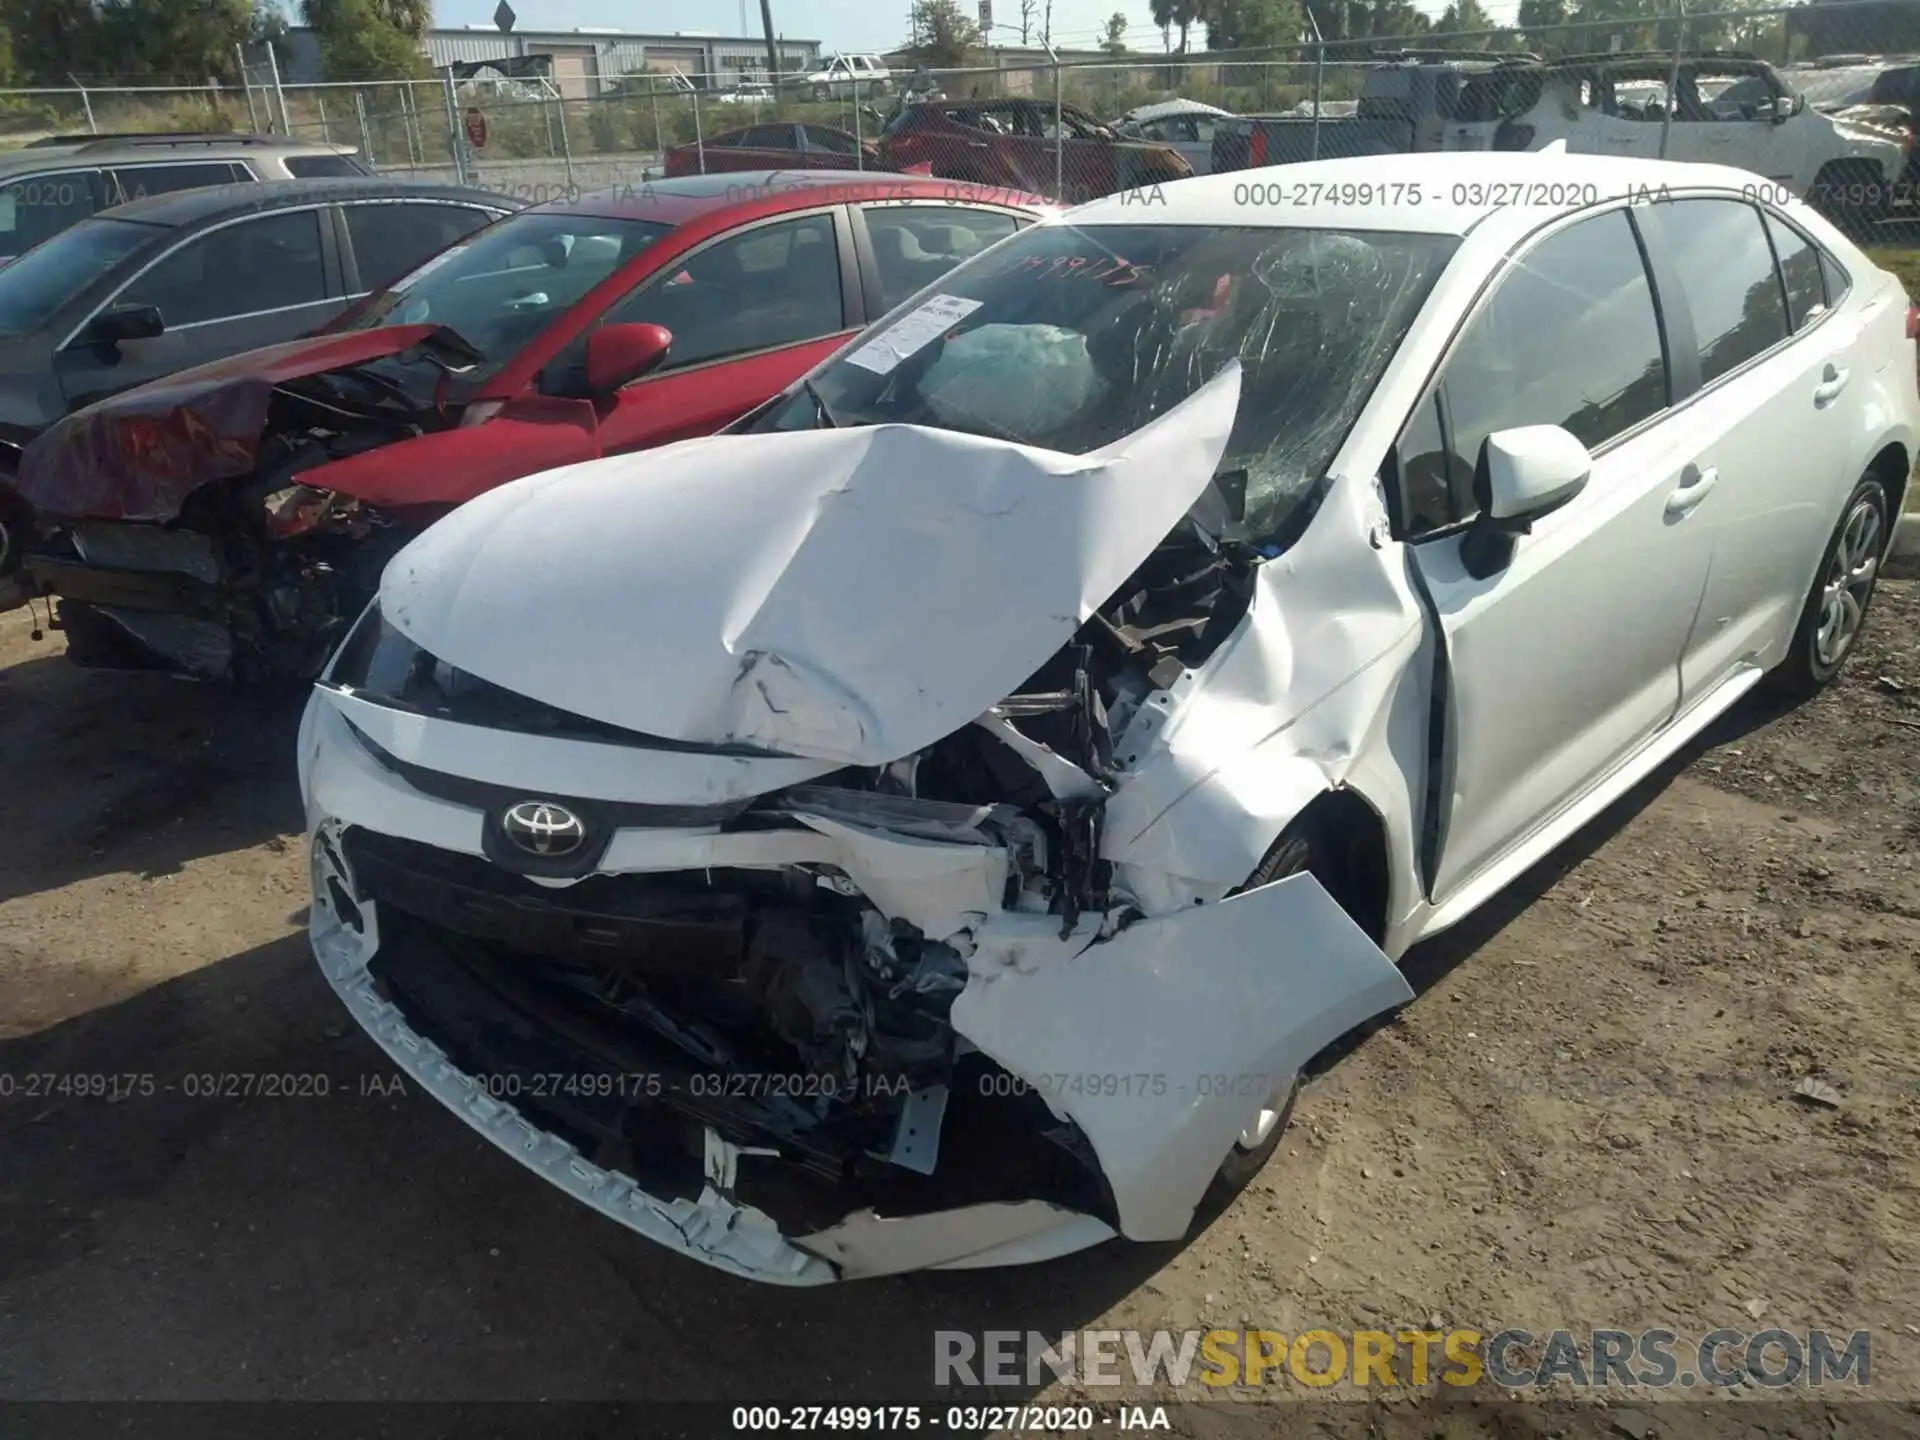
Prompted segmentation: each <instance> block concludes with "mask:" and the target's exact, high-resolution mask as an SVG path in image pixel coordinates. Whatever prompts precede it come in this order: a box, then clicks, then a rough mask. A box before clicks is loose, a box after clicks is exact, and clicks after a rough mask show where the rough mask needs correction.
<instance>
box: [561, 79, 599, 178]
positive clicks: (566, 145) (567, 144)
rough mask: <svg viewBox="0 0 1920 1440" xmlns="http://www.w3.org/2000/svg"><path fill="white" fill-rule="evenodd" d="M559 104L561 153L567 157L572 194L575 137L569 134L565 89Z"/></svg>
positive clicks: (589, 136)
mask: <svg viewBox="0 0 1920 1440" xmlns="http://www.w3.org/2000/svg"><path fill="white" fill-rule="evenodd" d="M559 106H560V153H561V154H562V155H563V156H564V157H566V162H567V194H569V195H572V194H573V193H574V184H573V139H572V137H571V136H569V135H568V134H567V97H566V93H565V92H564V91H562V92H561V95H560V99H559ZM587 138H588V139H589V140H591V139H592V138H593V137H592V134H591V132H589V134H588V137H587Z"/></svg>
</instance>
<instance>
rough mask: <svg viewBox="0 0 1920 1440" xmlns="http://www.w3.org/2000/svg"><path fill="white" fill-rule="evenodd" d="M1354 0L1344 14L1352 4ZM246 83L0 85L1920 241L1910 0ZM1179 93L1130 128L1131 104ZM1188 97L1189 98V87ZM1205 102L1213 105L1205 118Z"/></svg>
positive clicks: (9, 113)
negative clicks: (1037, 56) (1586, 201)
mask: <svg viewBox="0 0 1920 1440" xmlns="http://www.w3.org/2000/svg"><path fill="white" fill-rule="evenodd" d="M1359 8H1360V7H1348V9H1349V10H1350V11H1354V12H1355V13H1358V12H1359ZM236 59H238V60H239V61H240V75H241V83H240V84H238V85H235V84H234V83H233V82H232V81H231V80H228V81H225V82H222V81H221V80H219V79H215V78H209V79H207V80H206V81H205V82H203V83H200V84H180V85H174V86H145V87H106V86H101V87H93V86H80V85H75V86H72V87H67V88H54V89H40V90H23V91H8V92H0V145H5V144H17V143H25V142H27V141H29V140H32V139H35V138H42V137H44V136H46V135H49V134H71V133H88V132H94V133H108V132H113V131H122V130H132V131H154V130H212V131H224V130H253V131H265V132H272V133H277V134H284V135H289V136H294V137H298V138H300V139H305V140H313V141H319V142H323V143H327V144H332V145H337V146H340V147H343V148H346V149H351V150H354V151H357V152H359V154H360V155H361V156H362V157H363V158H364V159H366V160H367V161H369V162H370V163H372V164H373V165H374V166H376V167H377V168H379V169H381V170H383V171H390V172H394V173H400V174H409V175H417V176H422V177H435V178H442V179H445V180H448V181H464V182H466V183H469V184H479V185H484V186H489V187H492V188H496V189H500V190H504V191H507V192H509V193H512V194H515V195H517V196H520V197H521V198H524V199H527V200H532V201H539V200H543V199H551V198H555V197H558V196H565V195H570V194H577V193H580V192H583V191H587V190H592V189H597V188H602V187H605V186H609V185H614V186H618V185H638V184H641V183H644V182H645V181H646V180H648V179H650V178H654V177H657V176H661V175H663V174H670V175H679V174H691V173H703V172H718V171H729V170H753V169H767V168H824V167H831V168H846V169H881V170H916V171H920V172H922V173H931V174H933V175H938V176H944V177H946V178H950V179H955V180H968V181H974V182H978V183H983V184H987V185H992V186H999V187H1007V188H1012V189H1018V190H1020V191H1023V192H1028V193H1035V194H1041V195H1046V196H1051V197H1057V198H1061V199H1064V200H1065V201H1067V202H1070V203H1072V202H1079V201H1082V200H1086V199H1090V198H1093V197H1095V196H1098V195H1103V194H1110V193H1113V192H1115V191H1119V190H1124V189H1127V188H1129V187H1135V186H1148V185H1152V184H1156V183H1161V182H1164V181H1169V180H1173V179H1175V178H1178V177H1180V176H1182V175H1185V174H1187V173H1190V172H1200V173H1204V172H1207V171H1210V170H1218V169H1252V168H1266V167H1271V166H1275V165H1283V164H1286V163H1288V162H1292V161H1299V160H1310V159H1326V158H1334V157H1340V156H1351V155H1371V154H1382V153H1404V152H1422V151H1430V150H1431V151H1438V150H1449V149H1513V150H1527V149H1539V148H1542V147H1544V146H1545V145H1548V144H1551V143H1553V142H1554V141H1556V140H1564V141H1565V142H1566V145H1567V148H1568V149H1569V150H1572V151H1597V152H1600V153H1617V154H1632V155H1644V156H1647V157H1656V156H1664V157H1666V158H1669V159H1686V160H1713V161H1716V162H1719V163H1725V164H1732V165H1736V166H1739V167H1740V168H1743V169H1748V170H1751V171H1753V172H1754V173H1755V174H1756V175H1757V176H1758V177H1760V178H1761V179H1763V180H1765V181H1767V182H1768V183H1770V184H1772V185H1774V186H1776V187H1778V188H1779V189H1781V190H1782V191H1784V192H1788V193H1790V194H1791V195H1792V196H1793V197H1795V198H1796V199H1799V200H1805V201H1807V202H1809V203H1813V204H1815V205H1817V206H1819V207H1820V208H1822V209H1823V210H1825V211H1827V212H1829V213H1832V214H1835V215H1836V216H1837V217H1839V218H1841V219H1843V220H1844V221H1845V222H1846V223H1848V224H1850V225H1852V226H1855V227H1856V228H1858V229H1861V230H1864V231H1866V232H1868V233H1869V238H1871V239H1873V240H1875V241H1876V242H1879V241H1884V242H1885V243H1889V244H1895V243H1897V244H1906V245H1920V207H1916V203H1915V201H1916V189H1917V188H1920V186H1917V185H1916V182H1917V181H1920V173H1917V172H1916V167H1915V162H1914V151H1915V146H1914V135H1915V127H1916V115H1920V4H1916V3H1913V0H1899V3H1894V0H1847V3H1836V4H1803V5H1790V6H1769V7H1747V8H1742V9H1727V10H1714V9H1694V10H1692V11H1688V10H1686V9H1685V8H1683V7H1680V6H1674V7H1672V8H1670V9H1669V8H1656V7H1654V6H1649V7H1647V8H1646V9H1645V10H1644V11H1641V12H1640V13H1637V14H1627V15H1623V16H1621V17H1619V18H1614V19H1609V20H1605V21H1600V22H1596V23H1588V24H1559V25H1543V26H1527V27H1522V28H1516V27H1505V28H1501V29H1494V30H1486V31H1481V32H1477V33H1473V34H1445V35H1435V34H1431V33H1430V34H1427V35H1425V36H1418V37H1383V36H1358V35H1329V36H1325V37H1323V38H1322V39H1321V40H1318V41H1313V42H1308V43H1303V44H1300V45H1296V46H1291V47H1281V48H1272V49H1265V50H1260V51H1257V52H1255V51H1248V52H1206V53H1198V54H1192V55H1167V56H1150V55H1124V56H1111V57H1099V58H1089V57H1082V56H1076V57H1067V58H1063V59H1060V60H1059V61H1058V62H1057V63H1056V62H1043V63H1038V64H1036V63H1034V62H1033V61H1032V60H1031V59H1027V58H1023V59H1019V60H1017V61H1016V60H1014V59H1012V58H1010V57H1009V56H1005V55H1000V54H996V55H995V56H994V59H993V63H990V64H982V65H977V66H972V67H968V68H964V69H953V70H940V71H931V72H929V71H925V70H920V71H916V72H913V73H912V74H911V75H909V74H907V73H905V72H901V71H895V72H893V74H892V75H891V76H890V77H889V78H888V79H887V80H885V81H882V82H877V83H875V82H868V81H859V82H853V81H842V82H839V83H838V84H836V85H834V86H831V87H828V86H819V87H815V86H811V85H804V84H795V83H793V82H791V81H790V80H787V79H783V81H782V83H781V85H780V86H779V87H778V88H777V89H776V88H775V87H772V86H769V85H766V84H763V83H760V84H756V83H753V82H749V81H746V80H743V79H742V78H741V77H740V76H738V75H731V74H730V75H713V76H703V75H692V74H684V73H678V72H660V73H652V72H648V73H634V74H629V75H624V76H619V77H614V78H611V79H605V78H600V79H595V80H593V81H591V82H590V83H591V84H592V85H594V86H595V87H597V90H598V93H593V94H588V95H582V94H578V93H573V91H576V90H577V89H578V88H579V87H578V85H577V84H574V85H570V87H569V90H568V92H567V93H563V91H562V89H561V88H560V87H558V86H556V84H555V82H554V81H552V80H550V79H541V78H522V79H508V78H504V77H497V78H486V77H482V78H474V79H466V80H458V81H456V80H455V79H453V78H452V76H451V75H450V74H445V73H443V74H442V75H440V76H438V77H436V78H434V79H431V80H420V81H411V82H386V83H369V84H345V83H330V84H302V85H293V84H288V83H286V82H285V80H284V77H282V76H281V75H280V74H279V73H278V72H277V70H276V69H275V67H274V66H273V65H272V61H271V57H270V56H269V57H266V58H265V59H264V60H263V59H262V58H260V57H257V56H256V57H247V56H244V55H238V56H236ZM1168 102H1186V105H1185V107H1184V111H1185V113H1182V109H1183V107H1181V106H1178V105H1176V106H1172V107H1171V108H1170V109H1169V110H1167V111H1165V112H1162V113H1156V112H1155V111H1151V110H1149V111H1148V112H1147V114H1146V115H1145V116H1144V117H1141V118H1137V119H1136V120H1134V121H1133V122H1131V123H1122V122H1125V119H1126V117H1128V116H1129V115H1133V114H1135V112H1138V111H1140V110H1141V109H1142V108H1143V107H1148V106H1158V105H1165V104H1167V103H1168ZM1196 102H1197V103H1196ZM1199 107H1210V108H1211V110H1212V111H1213V112H1216V113H1208V111H1207V110H1205V109H1201V108H1199Z"/></svg>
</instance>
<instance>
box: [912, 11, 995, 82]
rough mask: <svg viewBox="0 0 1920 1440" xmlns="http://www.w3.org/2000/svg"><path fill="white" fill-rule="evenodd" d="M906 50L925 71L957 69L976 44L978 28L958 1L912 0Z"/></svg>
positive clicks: (978, 40)
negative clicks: (924, 67)
mask: <svg viewBox="0 0 1920 1440" xmlns="http://www.w3.org/2000/svg"><path fill="white" fill-rule="evenodd" d="M910 37H911V38H910V39H909V40H908V42H907V50H908V52H909V53H910V54H911V55H912V56H913V58H914V59H915V60H916V61H918V62H919V63H920V64H922V65H925V66H926V67H927V68H928V69H929V70H958V69H960V68H961V67H962V66H964V65H965V64H966V63H967V57H968V55H969V54H970V53H971V52H972V50H973V47H974V46H976V45H978V44H979V43H980V27H979V26H978V25H976V24H975V23H974V21H973V19H972V17H971V16H969V15H968V14H967V12H966V11H964V10H962V9H961V8H960V5H959V0H916V3H915V4H914V7H913V22H912V28H911V31H910Z"/></svg>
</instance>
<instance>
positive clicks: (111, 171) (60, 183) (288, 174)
mask: <svg viewBox="0 0 1920 1440" xmlns="http://www.w3.org/2000/svg"><path fill="white" fill-rule="evenodd" d="M373 173H374V172H373V170H372V169H371V168H369V167H368V166H367V165H366V163H365V162H363V161H362V160H361V159H360V158H359V156H358V155H356V154H355V153H354V152H353V151H352V150H349V149H346V148H344V147H342V146H338V145H322V144H318V143H316V142H313V141H306V140H283V139H281V138H279V137H277V136H273V135H189V134H163V135H49V136H48V137H46V138H45V139H44V140H35V141H34V142H33V143H32V144H29V145H25V146H22V147H21V148H20V149H18V150H13V151H8V152H0V264H4V263H6V261H8V260H11V259H12V258H13V257H14V256H16V255H18V254H20V253H22V252H23V251H26V250H30V249H32V248H33V247H34V246H35V245H38V244H39V243H40V242H41V241H42V240H45V239H46V238H47V237H48V236H50V235H57V234H59V233H60V232H61V231H62V230H64V229H66V228H67V227H68V226H69V225H72V224H74V223H76V222H78V221H81V220H84V219H86V218H87V217H88V216H89V215H91V214H93V213H94V212H95V211H97V210H105V209H106V208H107V207H108V206H110V205H119V204H121V203H123V202H124V201H128V200H138V199H140V198H142V197H143V196H148V195H163V194H166V193H167V192H168V191H172V190H194V189H198V188H199V187H201V186H203V185H230V184H232V183H234V182H235V181H240V180H309V179H322V178H331V177H338V176H348V175H371V174H373Z"/></svg>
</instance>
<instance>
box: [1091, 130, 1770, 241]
mask: <svg viewBox="0 0 1920 1440" xmlns="http://www.w3.org/2000/svg"><path fill="white" fill-rule="evenodd" d="M1755 180H1756V177H1755V176H1753V175H1752V174H1750V173H1749V172H1747V171H1745V170H1736V169H1734V168H1733V167H1731V166H1727V165H1699V164H1692V163H1686V162H1681V161H1677V160H1640V159H1635V158H1631V157H1628V156H1618V155H1569V154H1567V153H1565V152H1564V151H1517V152H1516V151H1485V150H1480V151H1457V152H1453V153H1428V154H1420V155H1369V156H1363V157H1360V158H1357V159H1345V160H1314V161H1308V162H1306V163H1303V164H1297V165H1278V166H1272V167H1270V168H1266V169H1259V170H1233V171H1228V172H1226V173H1225V174H1220V175H1197V176H1195V177H1194V178H1193V179H1191V180H1175V181H1171V182H1169V183H1167V184H1164V185H1156V186H1151V187H1147V188H1145V189H1132V190H1121V191H1117V192H1116V193H1114V194H1112V195H1108V196H1105V197H1103V198H1102V199H1099V200H1094V201H1091V202H1089V203H1088V204H1085V205H1081V206H1078V207H1076V208H1075V209H1073V210H1069V211H1068V212H1067V213H1066V215H1065V216H1064V217H1062V218H1063V219H1064V220H1065V222H1066V223H1068V224H1074V225H1129V224H1130V225H1273V226H1282V225H1287V226H1305V227H1311V228H1315V229H1343V230H1401V231H1411V232H1416V233H1424V234H1430V235H1464V234H1466V233H1467V232H1468V231H1469V230H1471V229H1473V228H1474V227H1475V226H1476V225H1478V224H1480V223H1481V222H1482V221H1483V220H1486V219H1487V218H1488V217H1489V216H1502V217H1504V218H1505V219H1506V220H1508V221H1510V228H1512V229H1513V230H1514V231H1515V233H1516V234H1522V233H1525V232H1527V231H1530V230H1532V229H1533V228H1534V227H1535V226H1536V225H1538V224H1539V223H1540V222H1542V221H1544V220H1547V219H1550V218H1552V213H1553V212H1554V211H1568V210H1575V209H1581V208H1584V207H1585V206H1588V205H1592V204H1595V203H1598V202H1602V201H1606V200H1610V199H1615V198H1619V197H1624V196H1629V195H1658V194H1659V193H1660V192H1661V191H1662V190H1663V189H1664V190H1665V191H1667V192H1669V193H1678V192H1679V191H1681V190H1683V189H1684V190H1701V189H1711V190H1732V191H1735V192H1738V191H1739V190H1740V187H1741V186H1743V185H1747V186H1751V185H1753V184H1754V183H1755ZM1349 186H1371V187H1372V189H1371V191H1366V190H1361V191H1354V190H1349V189H1347V188H1346V187H1349ZM1461 187H1465V188H1461Z"/></svg>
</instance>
